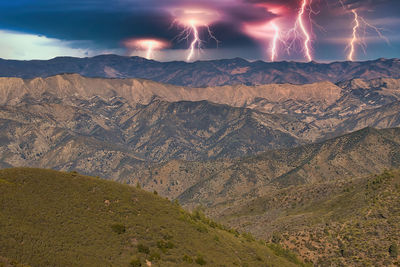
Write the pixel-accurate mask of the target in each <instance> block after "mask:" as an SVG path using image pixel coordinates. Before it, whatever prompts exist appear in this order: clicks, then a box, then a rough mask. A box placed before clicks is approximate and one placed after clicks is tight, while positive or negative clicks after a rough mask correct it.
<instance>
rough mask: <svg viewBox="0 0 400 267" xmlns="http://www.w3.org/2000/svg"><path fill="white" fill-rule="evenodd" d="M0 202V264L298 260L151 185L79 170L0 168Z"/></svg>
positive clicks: (262, 263)
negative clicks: (162, 194)
mask: <svg viewBox="0 0 400 267" xmlns="http://www.w3.org/2000/svg"><path fill="white" fill-rule="evenodd" d="M0 207H1V212H0V226H1V227H0V247H1V250H0V265H2V266H10V265H11V266H13V265H14V266H27V265H29V266H198V265H206V266H235V265H242V266H243V265H248V266H266V265H268V266H299V265H300V266H301V265H303V264H302V263H301V262H300V261H298V260H297V259H296V258H295V257H293V255H292V254H290V253H289V252H286V255H287V256H288V258H285V257H282V256H277V255H276V254H277V253H281V254H282V251H283V250H282V249H281V250H280V251H279V250H277V249H276V248H275V247H274V246H270V247H271V248H273V249H274V250H273V249H270V248H269V247H268V246H267V245H266V244H265V243H263V244H262V243H261V242H258V241H255V240H254V239H251V238H250V236H249V235H242V234H239V233H238V232H236V231H235V230H232V229H228V228H225V227H223V226H222V225H219V224H216V223H214V222H212V221H210V220H209V219H207V218H205V217H204V216H203V215H201V214H200V213H193V214H191V213H188V212H186V211H184V210H183V209H182V208H180V207H179V206H178V205H176V204H172V203H171V202H170V201H168V200H165V198H161V197H159V196H157V195H155V194H153V193H147V192H144V191H142V190H140V189H137V188H133V187H129V186H126V185H121V184H118V183H114V182H108V181H104V180H100V179H96V178H91V177H85V176H81V175H78V174H77V173H65V172H56V171H50V170H41V169H24V168H19V169H7V170H1V171H0ZM16 262H19V263H23V264H26V265H22V264H21V265H18V264H17V263H16ZM14 263H15V264H14ZM3 264H4V265H3Z"/></svg>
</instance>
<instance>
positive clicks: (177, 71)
mask: <svg viewBox="0 0 400 267" xmlns="http://www.w3.org/2000/svg"><path fill="white" fill-rule="evenodd" d="M62 73H79V74H81V75H84V76H87V77H107V78H144V79H150V80H153V81H158V82H163V83H169V84H175V85H184V86H190V87H204V86H220V85H235V84H247V85H257V84H267V83H293V84H304V83H314V82H320V81H330V82H334V83H336V82H339V81H345V80H350V79H354V78H362V79H367V80H370V79H375V78H397V79H398V78H400V61H399V59H378V60H375V61H366V62H334V63H329V64H322V63H316V62H310V63H298V62H275V63H267V62H263V61H255V62H249V61H246V60H244V59H240V58H235V59H226V60H214V61H197V62H194V63H186V62H176V61H175V62H164V63H163V62H157V61H153V60H146V59H143V58H139V57H121V56H116V55H103V56H97V57H93V58H70V57H60V58H55V59H52V60H48V61H40V60H32V61H15V60H0V76H1V77H21V78H35V77H48V76H53V75H57V74H62Z"/></svg>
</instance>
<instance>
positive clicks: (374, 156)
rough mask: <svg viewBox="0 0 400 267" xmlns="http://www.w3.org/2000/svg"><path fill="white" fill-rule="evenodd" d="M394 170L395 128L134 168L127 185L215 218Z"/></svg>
mask: <svg viewBox="0 0 400 267" xmlns="http://www.w3.org/2000/svg"><path fill="white" fill-rule="evenodd" d="M399 167H400V128H394V129H385V130H376V129H373V128H366V129H363V130H361V131H357V132H354V133H351V134H348V135H344V136H340V137H337V138H334V139H331V140H327V141H324V142H322V143H317V144H310V145H305V146H300V147H297V148H293V149H282V150H273V151H269V152H265V153H262V154H259V155H257V156H251V157H246V158H239V159H231V160H224V159H220V160H216V161H206V162H188V161H170V162H167V163H162V164H158V165H153V166H150V167H142V168H137V169H135V173H134V174H132V177H133V178H131V179H132V180H131V181H130V182H131V183H136V182H141V183H142V184H143V186H144V188H146V189H148V190H157V191H159V192H160V193H161V194H162V195H166V196H169V197H171V198H177V199H179V201H181V203H183V204H185V205H189V206H196V205H199V204H202V205H206V206H208V207H209V208H210V209H209V211H210V212H211V213H213V212H215V214H214V215H216V214H218V213H219V212H221V210H224V209H225V208H226V207H230V208H233V207H234V206H235V205H236V204H237V203H242V202H243V201H244V200H246V199H247V200H249V199H253V198H257V197H262V196H264V195H268V194H269V193H271V192H274V191H275V190H277V189H280V188H286V187H290V186H295V185H302V184H313V183H319V182H324V181H329V180H337V179H342V178H345V177H359V176H363V175H368V174H371V173H379V172H380V171H382V170H384V169H386V168H388V169H390V168H399ZM145 177H146V178H145Z"/></svg>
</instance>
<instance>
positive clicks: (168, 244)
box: [157, 240, 175, 253]
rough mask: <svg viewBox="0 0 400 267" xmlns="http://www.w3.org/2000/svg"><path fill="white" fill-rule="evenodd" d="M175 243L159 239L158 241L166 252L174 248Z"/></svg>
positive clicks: (158, 244)
mask: <svg viewBox="0 0 400 267" xmlns="http://www.w3.org/2000/svg"><path fill="white" fill-rule="evenodd" d="M174 246H175V245H174V243H172V242H171V241H165V240H159V241H157V247H158V248H159V249H160V250H161V251H162V252H163V253H165V252H166V251H167V250H168V249H171V248H174Z"/></svg>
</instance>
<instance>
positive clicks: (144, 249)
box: [137, 244, 150, 254]
mask: <svg viewBox="0 0 400 267" xmlns="http://www.w3.org/2000/svg"><path fill="white" fill-rule="evenodd" d="M137 249H138V251H139V252H140V253H144V254H149V253H150V248H149V247H148V246H146V245H144V244H138V245H137Z"/></svg>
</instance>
